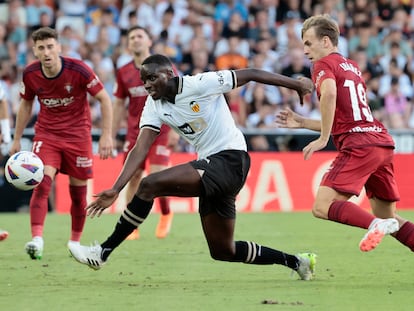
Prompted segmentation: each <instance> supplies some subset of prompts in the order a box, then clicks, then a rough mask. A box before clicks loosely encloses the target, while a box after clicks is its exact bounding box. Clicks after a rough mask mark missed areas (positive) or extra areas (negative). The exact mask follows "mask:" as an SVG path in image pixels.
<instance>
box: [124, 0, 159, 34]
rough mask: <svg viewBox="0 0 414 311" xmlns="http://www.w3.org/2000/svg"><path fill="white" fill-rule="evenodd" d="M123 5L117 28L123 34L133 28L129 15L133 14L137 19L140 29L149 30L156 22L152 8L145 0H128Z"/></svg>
mask: <svg viewBox="0 0 414 311" xmlns="http://www.w3.org/2000/svg"><path fill="white" fill-rule="evenodd" d="M123 2H124V5H123V6H122V9H121V15H120V18H119V24H118V25H119V27H120V28H121V29H122V31H123V32H126V31H127V30H128V28H129V27H131V26H134V25H133V24H131V19H130V16H131V15H130V13H132V12H135V16H136V18H137V22H138V23H137V24H135V25H139V26H141V27H144V28H147V29H150V28H151V27H152V26H153V25H154V24H155V23H154V21H156V18H155V12H154V9H153V7H152V6H151V5H150V4H148V3H147V1H145V0H130V1H123Z"/></svg>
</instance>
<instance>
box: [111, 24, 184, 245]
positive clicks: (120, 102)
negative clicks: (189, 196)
mask: <svg viewBox="0 0 414 311" xmlns="http://www.w3.org/2000/svg"><path fill="white" fill-rule="evenodd" d="M127 40H128V49H129V51H130V52H131V53H132V55H133V60H132V61H131V62H129V63H127V64H126V65H124V66H122V67H121V68H119V70H118V72H117V76H116V84H115V90H114V96H115V101H114V118H113V130H112V135H113V138H114V139H115V138H116V135H117V132H118V130H119V127H120V124H121V121H122V119H123V116H124V115H125V105H126V104H127V105H128V117H127V127H128V128H127V133H126V137H125V144H124V151H125V159H126V157H127V156H128V153H129V152H130V151H131V149H132V148H133V147H134V145H135V142H136V140H137V137H138V134H139V121H140V119H141V114H142V110H143V109H144V104H145V100H146V99H147V96H148V93H147V91H146V90H145V87H144V83H143V82H142V81H141V79H140V70H141V69H140V68H141V63H142V61H143V60H144V59H146V58H147V57H148V56H150V55H151V53H150V48H151V45H152V41H151V37H150V34H149V33H148V31H147V30H146V29H145V28H142V27H140V26H133V27H131V28H130V29H129V30H128V32H127ZM127 99H128V101H127ZM171 135H177V134H176V133H175V132H173V131H171V130H170V128H169V127H168V126H167V125H163V126H162V127H161V130H160V133H159V135H158V137H157V139H156V140H155V141H154V144H153V145H152V146H151V149H150V151H149V153H148V157H147V160H146V161H144V162H143V163H142V165H141V166H140V167H139V168H138V169H137V171H136V172H135V174H134V176H133V177H132V178H131V180H130V181H129V182H128V185H127V188H126V201H127V202H130V201H131V200H132V198H133V196H134V195H135V193H136V192H137V190H138V186H139V182H140V180H141V178H142V175H143V172H144V170H145V166H146V164H147V162H149V173H155V172H159V171H161V170H164V169H166V168H167V167H168V166H169V164H170V154H171V148H170V140H169V138H170V137H171ZM171 138H173V137H171ZM158 200H159V201H158V202H159V205H160V209H161V215H160V220H159V222H158V225H157V228H156V231H155V235H156V237H157V238H160V239H162V238H165V237H166V236H167V235H168V233H169V231H170V228H171V223H172V219H173V212H172V210H171V209H170V205H169V199H168V198H167V197H159V198H158ZM138 238H139V232H138V229H136V230H134V232H133V233H131V234H130V235H129V237H128V239H130V240H131V239H138Z"/></svg>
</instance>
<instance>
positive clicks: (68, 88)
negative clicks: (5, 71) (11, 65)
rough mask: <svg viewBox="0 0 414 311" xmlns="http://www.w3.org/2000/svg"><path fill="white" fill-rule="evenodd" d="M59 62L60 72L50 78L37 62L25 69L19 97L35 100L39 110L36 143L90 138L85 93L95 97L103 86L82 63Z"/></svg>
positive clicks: (64, 60) (72, 61) (63, 59)
mask: <svg viewBox="0 0 414 311" xmlns="http://www.w3.org/2000/svg"><path fill="white" fill-rule="evenodd" d="M61 59H62V70H61V72H60V73H59V74H58V75H57V76H56V77H53V78H47V77H46V76H45V75H44V74H43V72H42V68H41V64H40V62H39V61H35V62H33V63H32V64H30V65H29V66H27V67H26V69H25V70H24V72H23V80H22V83H21V86H20V96H21V97H22V98H24V99H25V100H29V101H30V100H33V99H34V98H35V96H37V97H38V100H39V103H40V111H39V114H38V118H37V122H36V125H35V131H36V138H37V139H38V140H42V139H43V140H45V139H47V140H53V139H59V140H63V141H67V142H75V141H84V140H85V137H90V135H91V126H92V125H91V124H92V122H91V113H90V108H89V102H88V93H89V94H90V95H92V96H95V95H96V94H97V93H98V92H99V91H101V90H102V89H103V84H102V83H101V81H100V80H99V78H98V77H97V76H96V75H95V73H94V72H93V71H92V69H91V68H90V67H89V66H88V65H86V64H85V63H84V62H82V61H81V60H77V59H72V58H68V57H61Z"/></svg>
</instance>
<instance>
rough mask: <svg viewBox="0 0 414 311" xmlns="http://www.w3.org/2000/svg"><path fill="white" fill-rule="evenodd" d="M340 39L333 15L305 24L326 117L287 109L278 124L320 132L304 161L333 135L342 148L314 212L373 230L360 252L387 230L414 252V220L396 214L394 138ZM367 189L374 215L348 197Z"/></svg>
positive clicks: (308, 50) (306, 150) (308, 53)
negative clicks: (343, 52)
mask: <svg viewBox="0 0 414 311" xmlns="http://www.w3.org/2000/svg"><path fill="white" fill-rule="evenodd" d="M338 37H339V28H338V25H337V24H336V22H335V21H334V20H332V18H331V17H329V16H328V15H317V16H312V17H310V18H308V19H307V20H306V21H305V22H304V23H303V28H302V41H303V43H304V53H305V55H306V56H307V57H308V58H309V60H310V61H311V62H312V63H313V72H312V80H313V82H314V85H315V87H316V92H317V96H318V98H319V101H320V107H321V108H320V109H321V120H311V119H308V118H304V117H302V116H300V115H298V114H297V113H294V112H293V111H291V110H284V111H282V112H280V113H279V114H278V115H277V121H276V122H277V123H278V124H279V126H281V127H287V128H306V129H310V130H315V131H319V132H320V136H319V138H318V139H316V140H314V141H312V142H310V143H309V144H308V145H307V146H305V148H303V154H304V158H305V160H307V159H310V158H311V156H312V154H313V153H314V152H315V151H318V150H321V149H323V148H325V147H326V145H327V143H328V140H329V138H330V136H331V135H332V138H333V142H334V144H335V146H336V148H337V149H338V151H339V153H338V155H337V157H336V159H335V160H334V161H333V163H332V165H331V167H330V169H329V170H328V172H326V174H325V175H324V177H323V179H322V181H321V184H320V186H319V190H318V192H317V195H316V199H315V202H314V205H313V210H312V212H313V214H314V216H316V217H318V218H322V219H328V220H331V221H335V222H339V223H342V224H346V225H350V226H356V227H360V228H364V229H368V231H367V233H366V234H365V236H364V237H363V238H362V240H361V242H360V244H359V247H360V249H361V251H371V250H372V249H374V248H375V247H376V246H377V245H378V244H379V243H380V242H381V240H382V238H383V237H384V235H387V234H391V235H392V236H394V237H395V238H396V239H397V240H398V241H400V242H401V243H402V244H404V245H406V246H408V247H409V248H410V249H411V250H413V251H414V224H413V223H412V222H409V221H407V220H405V219H403V218H401V217H400V216H399V215H397V214H396V202H397V201H398V200H399V192H398V188H397V185H396V182H395V178H394V169H393V155H394V141H393V139H392V137H391V135H389V133H388V132H387V130H386V128H385V127H384V125H383V124H382V123H381V122H379V121H378V120H376V119H375V118H374V117H373V116H372V114H371V111H370V108H369V106H368V102H367V98H366V86H365V81H364V80H363V78H362V76H361V71H360V70H359V68H358V65H357V64H356V62H354V61H352V60H350V59H347V58H345V57H343V56H342V55H340V54H339V53H338V47H337V45H338ZM363 187H365V190H366V194H367V196H368V198H369V200H370V204H371V208H372V211H373V214H372V213H369V212H368V211H365V210H364V209H362V208H360V207H359V206H357V205H356V204H355V203H353V202H351V201H349V199H350V198H351V197H352V196H354V195H359V193H360V192H361V190H362V188H363Z"/></svg>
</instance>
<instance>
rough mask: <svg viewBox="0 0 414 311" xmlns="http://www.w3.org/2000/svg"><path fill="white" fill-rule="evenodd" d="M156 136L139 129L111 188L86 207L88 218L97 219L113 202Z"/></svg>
mask: <svg viewBox="0 0 414 311" xmlns="http://www.w3.org/2000/svg"><path fill="white" fill-rule="evenodd" d="M157 135H158V132H156V131H154V130H152V129H149V128H143V129H141V131H140V133H139V136H138V138H137V141H136V143H135V145H134V147H133V148H132V149H131V151H130V152H129V154H128V157H127V159H126V161H125V163H124V166H123V167H122V170H121V173H120V174H119V176H118V178H117V180H116V181H115V183H114V185H113V186H112V188H111V189H108V190H105V191H102V192H101V193H98V194H97V195H96V196H95V197H96V198H97V199H96V200H95V201H94V202H92V203H91V204H89V205H88V206H87V207H86V211H87V215H88V216H91V218H93V217H95V216H98V217H99V216H100V215H101V214H102V212H103V211H104V210H105V209H107V208H108V207H109V206H111V205H112V204H113V203H114V202H115V200H116V199H117V197H118V195H119V193H120V192H121V190H122V189H123V188H124V187H125V185H126V184H127V183H128V181H129V180H130V179H131V177H132V176H133V175H134V173H135V171H136V169H137V168H138V167H140V166H141V164H142V162H143V161H145V159H146V157H147V154H148V151H149V149H150V148H151V145H152V144H153V142H154V140H155V138H156V137H157Z"/></svg>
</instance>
